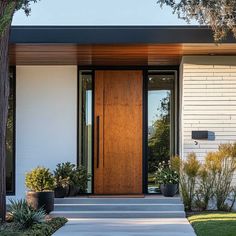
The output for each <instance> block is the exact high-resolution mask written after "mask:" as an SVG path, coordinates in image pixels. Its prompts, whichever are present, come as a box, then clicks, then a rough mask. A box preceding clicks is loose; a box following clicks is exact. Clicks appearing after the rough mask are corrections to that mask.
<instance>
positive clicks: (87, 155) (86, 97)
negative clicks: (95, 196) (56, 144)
mask: <svg viewBox="0 0 236 236" xmlns="http://www.w3.org/2000/svg"><path fill="white" fill-rule="evenodd" d="M92 87H93V76H92V71H80V72H79V99H78V102H79V103H78V104H79V107H78V108H79V109H78V114H79V116H78V118H79V119H78V122H79V124H78V125H79V129H78V132H79V133H78V134H79V139H78V141H79V142H78V146H79V159H78V165H80V166H83V167H84V168H85V169H86V170H87V174H89V175H90V176H92V116H93V114H92V113H93V112H92V110H93V109H92V107H93V104H92V103H93V99H92V97H93V89H92ZM91 192H92V177H91V178H90V181H88V183H87V191H85V192H84V193H91Z"/></svg>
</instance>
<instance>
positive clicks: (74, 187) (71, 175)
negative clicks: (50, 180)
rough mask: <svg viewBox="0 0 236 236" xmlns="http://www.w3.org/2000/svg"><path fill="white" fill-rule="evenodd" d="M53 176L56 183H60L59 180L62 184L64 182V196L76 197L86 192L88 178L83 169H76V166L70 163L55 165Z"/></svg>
mask: <svg viewBox="0 0 236 236" xmlns="http://www.w3.org/2000/svg"><path fill="white" fill-rule="evenodd" d="M54 175H55V178H56V180H57V179H58V181H57V182H60V179H59V178H61V180H63V181H64V183H65V182H66V184H65V187H64V188H65V189H66V192H67V193H66V196H76V195H78V194H80V193H86V192H87V183H88V181H89V179H90V176H89V175H88V173H87V170H86V168H85V167H83V166H79V167H76V165H75V164H72V163H71V162H65V163H61V164H58V165H57V168H56V170H55V171H54ZM67 181H68V182H67ZM67 184H68V185H67ZM58 185H59V186H60V185H61V184H60V183H58Z"/></svg>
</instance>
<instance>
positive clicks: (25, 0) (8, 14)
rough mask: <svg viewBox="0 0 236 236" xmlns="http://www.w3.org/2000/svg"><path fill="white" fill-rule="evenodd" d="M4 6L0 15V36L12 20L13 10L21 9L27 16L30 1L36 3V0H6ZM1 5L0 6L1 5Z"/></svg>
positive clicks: (29, 9)
mask: <svg viewBox="0 0 236 236" xmlns="http://www.w3.org/2000/svg"><path fill="white" fill-rule="evenodd" d="M6 2H7V3H6V4H3V5H5V6H4V9H1V10H3V14H2V15H1V17H0V36H1V35H2V34H3V32H4V31H5V29H6V28H7V27H9V26H10V24H11V22H12V17H13V14H14V12H15V11H17V10H19V9H23V10H24V12H25V14H26V15H27V16H28V15H29V14H30V11H31V8H30V4H31V3H36V2H37V0H17V1H15V0H8V1H6ZM3 5H2V6H1V7H3Z"/></svg>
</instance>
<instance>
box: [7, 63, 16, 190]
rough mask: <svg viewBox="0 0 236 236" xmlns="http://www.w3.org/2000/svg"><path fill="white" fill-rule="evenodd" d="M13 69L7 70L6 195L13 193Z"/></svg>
mask: <svg viewBox="0 0 236 236" xmlns="http://www.w3.org/2000/svg"><path fill="white" fill-rule="evenodd" d="M13 70H14V68H12V67H10V70H9V83H10V84H9V85H10V91H9V104H8V120H7V130H6V191H7V193H8V194H12V193H14V182H15V180H14V162H15V153H14V139H15V138H14V125H15V124H14V122H15V119H14V111H15V81H14V80H15V78H14V72H13Z"/></svg>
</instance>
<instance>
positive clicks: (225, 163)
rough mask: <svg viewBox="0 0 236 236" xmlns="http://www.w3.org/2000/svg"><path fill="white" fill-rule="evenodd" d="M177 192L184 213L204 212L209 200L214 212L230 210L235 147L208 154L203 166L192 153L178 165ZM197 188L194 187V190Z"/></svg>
mask: <svg viewBox="0 0 236 236" xmlns="http://www.w3.org/2000/svg"><path fill="white" fill-rule="evenodd" d="M181 170H182V171H181V175H180V189H181V194H182V198H183V201H184V204H185V207H186V209H187V210H191V209H192V207H194V208H195V209H198V210H206V209H207V208H208V206H209V202H210V200H213V202H214V201H215V202H216V208H217V210H220V211H222V210H224V211H225V210H227V211H230V210H232V207H233V204H234V203H235V200H236V187H235V186H233V185H232V181H233V176H234V173H235V171H236V143H234V144H222V145H220V146H219V150H218V151H216V152H209V153H208V154H207V155H206V157H205V160H204V162H203V163H200V162H198V161H197V160H196V155H195V154H194V153H192V154H190V155H189V156H188V158H187V161H182V163H181ZM196 186H197V187H196Z"/></svg>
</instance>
